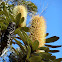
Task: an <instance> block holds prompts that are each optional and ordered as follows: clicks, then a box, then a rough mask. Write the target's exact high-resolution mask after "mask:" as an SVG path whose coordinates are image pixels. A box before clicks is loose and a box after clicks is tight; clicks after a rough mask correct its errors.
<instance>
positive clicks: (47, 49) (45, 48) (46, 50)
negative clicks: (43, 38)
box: [39, 47, 49, 52]
mask: <svg viewBox="0 0 62 62" xmlns="http://www.w3.org/2000/svg"><path fill="white" fill-rule="evenodd" d="M39 50H44V51H45V52H49V48H48V47H40V48H39Z"/></svg>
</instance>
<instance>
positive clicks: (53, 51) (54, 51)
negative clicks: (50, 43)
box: [49, 50, 59, 53]
mask: <svg viewBox="0 0 62 62" xmlns="http://www.w3.org/2000/svg"><path fill="white" fill-rule="evenodd" d="M49 52H51V53H56V52H59V50H49Z"/></svg>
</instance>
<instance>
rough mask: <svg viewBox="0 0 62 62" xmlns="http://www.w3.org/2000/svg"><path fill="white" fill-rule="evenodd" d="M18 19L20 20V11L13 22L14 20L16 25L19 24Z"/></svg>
mask: <svg viewBox="0 0 62 62" xmlns="http://www.w3.org/2000/svg"><path fill="white" fill-rule="evenodd" d="M20 20H21V13H19V14H18V15H17V16H16V20H15V22H16V25H17V26H18V25H19V22H20Z"/></svg>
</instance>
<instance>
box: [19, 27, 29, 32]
mask: <svg viewBox="0 0 62 62" xmlns="http://www.w3.org/2000/svg"><path fill="white" fill-rule="evenodd" d="M20 30H24V31H25V32H29V27H20Z"/></svg>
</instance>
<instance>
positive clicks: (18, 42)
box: [14, 38, 25, 53]
mask: <svg viewBox="0 0 62 62" xmlns="http://www.w3.org/2000/svg"><path fill="white" fill-rule="evenodd" d="M14 40H15V41H16V43H17V44H18V45H19V47H20V48H21V50H22V51H23V53H25V49H24V47H23V46H22V44H21V42H20V41H18V40H16V39H15V38H14Z"/></svg>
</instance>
